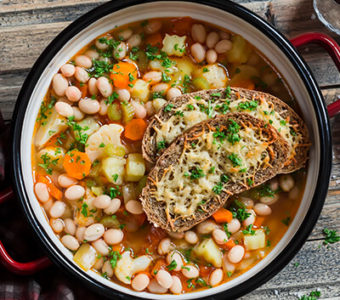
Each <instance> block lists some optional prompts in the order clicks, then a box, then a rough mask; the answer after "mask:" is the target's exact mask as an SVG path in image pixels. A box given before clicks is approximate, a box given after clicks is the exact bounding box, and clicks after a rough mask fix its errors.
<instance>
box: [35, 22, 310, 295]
mask: <svg viewBox="0 0 340 300" xmlns="http://www.w3.org/2000/svg"><path fill="white" fill-rule="evenodd" d="M228 86H233V87H244V88H248V89H255V90H260V91H265V92H268V93H271V94H273V95H275V96H277V97H279V98H280V99H282V100H284V101H285V102H286V103H288V104H289V105H290V106H292V107H293V108H294V109H297V107H296V106H295V102H294V99H293V97H292V95H291V93H290V91H289V89H288V88H287V87H286V85H285V82H284V79H283V78H281V77H280V74H279V73H278V72H277V71H276V70H275V69H274V68H273V67H272V66H271V64H270V62H268V61H267V60H266V59H265V58H264V57H263V56H262V55H261V53H260V52H259V51H258V50H257V49H255V48H254V47H253V46H252V45H250V44H249V43H248V42H247V41H245V40H244V39H243V38H242V37H241V36H238V35H235V34H233V33H231V32H228V31H225V30H222V29H220V28H216V27H214V26H212V25H210V24H206V23H203V22H201V21H197V20H193V19H191V18H189V17H187V18H162V19H152V20H145V21H143V22H138V23H132V24H128V25H126V26H123V27H119V28H115V29H114V30H112V31H110V32H108V33H106V34H104V35H102V36H100V37H98V38H97V39H96V40H94V41H93V42H91V43H90V44H89V45H87V46H86V47H85V48H84V49H82V50H81V51H80V52H79V53H77V54H76V55H75V56H74V57H72V58H71V59H70V60H69V61H68V62H67V63H65V64H64V65H63V66H61V68H60V70H59V72H58V74H55V76H54V77H53V80H52V82H51V86H50V88H49V90H48V92H47V94H46V97H45V99H44V100H43V102H42V104H41V108H40V112H39V115H38V116H37V120H36V129H35V132H34V136H33V142H32V150H33V151H32V153H33V155H32V168H33V177H34V181H35V186H34V190H35V194H36V196H37V198H38V200H39V201H40V203H41V205H42V207H43V209H44V210H45V212H46V217H47V218H48V219H49V222H50V225H51V227H52V229H53V230H54V232H55V233H56V235H57V236H58V237H59V238H60V240H61V242H62V244H63V245H64V246H65V247H66V248H68V249H69V250H70V251H71V252H72V253H73V254H74V261H75V262H76V263H77V264H78V265H79V266H80V267H81V268H82V269H84V270H89V269H93V270H95V271H96V272H98V273H99V274H101V275H102V276H103V277H105V278H106V279H107V280H112V281H114V282H116V283H118V284H121V285H124V286H126V287H129V288H131V289H133V290H135V291H144V290H146V291H149V292H151V293H173V294H181V293H188V292H193V291H197V290H200V289H207V288H212V287H214V286H217V285H220V284H222V283H224V282H226V281H230V280H232V279H233V278H235V277H236V276H239V275H240V274H242V273H244V272H245V271H247V270H248V269H249V268H251V267H253V266H254V265H255V264H257V263H258V262H259V261H260V260H261V259H263V258H264V257H265V256H266V255H267V254H268V253H269V252H270V251H271V250H272V249H273V247H274V246H275V245H276V244H277V243H278V242H279V241H280V239H281V238H282V236H283V234H284V233H285V232H286V230H287V228H288V226H289V224H290V222H291V220H292V219H293V218H294V215H295V213H296V211H297V209H298V206H299V203H300V200H301V197H302V194H303V189H304V184H305V177H306V174H305V170H303V169H302V170H299V171H297V172H295V173H293V174H290V175H278V176H276V177H275V178H273V179H271V180H270V181H268V182H266V183H265V184H263V185H261V186H259V187H256V188H253V189H251V190H249V191H246V192H244V193H242V194H240V195H237V196H233V197H232V198H231V199H229V200H228V202H227V205H226V207H225V209H222V210H219V213H218V214H214V215H213V216H212V217H210V218H209V219H207V220H205V221H204V222H202V223H200V224H199V225H197V226H195V227H194V228H192V229H191V230H189V231H187V232H185V233H167V232H166V231H164V230H162V229H160V228H156V227H154V226H153V225H151V224H150V223H149V222H148V221H147V219H146V215H145V213H144V212H143V209H142V206H141V203H140V201H139V200H138V196H139V194H140V193H141V191H142V189H143V187H144V186H145V182H146V178H147V175H148V172H149V171H150V166H149V165H148V164H147V163H146V162H145V161H144V159H143V156H142V151H141V140H142V138H143V134H144V131H145V129H146V127H147V124H148V122H149V119H150V118H151V117H152V116H153V115H154V114H155V113H156V112H157V111H159V109H160V108H161V107H163V106H164V105H166V104H167V101H168V100H169V99H171V98H173V97H175V96H179V95H181V94H183V93H189V92H192V91H197V90H203V89H212V88H227V87H228ZM158 146H159V147H162V146H163V145H162V144H159V145H158Z"/></svg>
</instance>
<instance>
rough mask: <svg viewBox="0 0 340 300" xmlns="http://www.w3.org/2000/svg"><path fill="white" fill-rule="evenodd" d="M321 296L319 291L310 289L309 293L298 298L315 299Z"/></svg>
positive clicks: (300, 299) (303, 299)
mask: <svg viewBox="0 0 340 300" xmlns="http://www.w3.org/2000/svg"><path fill="white" fill-rule="evenodd" d="M320 296H321V292H320V291H312V292H310V293H309V295H303V296H302V297H300V298H299V300H317V299H319V298H320Z"/></svg>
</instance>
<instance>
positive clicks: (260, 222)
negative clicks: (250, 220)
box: [253, 217, 264, 228]
mask: <svg viewBox="0 0 340 300" xmlns="http://www.w3.org/2000/svg"><path fill="white" fill-rule="evenodd" d="M263 221H264V217H256V220H255V222H254V224H253V225H254V226H256V227H257V228H260V227H261V225H262V223H263Z"/></svg>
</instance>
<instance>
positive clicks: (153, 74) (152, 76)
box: [143, 71, 162, 85]
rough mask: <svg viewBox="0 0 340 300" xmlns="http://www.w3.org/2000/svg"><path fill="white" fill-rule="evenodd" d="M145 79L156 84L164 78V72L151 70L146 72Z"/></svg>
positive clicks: (151, 83)
mask: <svg viewBox="0 0 340 300" xmlns="http://www.w3.org/2000/svg"><path fill="white" fill-rule="evenodd" d="M143 80H144V81H146V82H148V83H150V85H153V84H156V83H158V82H160V81H161V80H162V72H159V71H150V72H147V73H145V74H144V76H143Z"/></svg>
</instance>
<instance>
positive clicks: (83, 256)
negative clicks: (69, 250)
mask: <svg viewBox="0 0 340 300" xmlns="http://www.w3.org/2000/svg"><path fill="white" fill-rule="evenodd" d="M96 257H97V251H96V249H94V248H93V247H92V246H90V245H89V244H83V245H81V246H80V248H79V249H78V250H77V252H76V254H75V255H74V256H73V260H74V261H75V262H76V264H77V265H78V266H79V267H81V268H82V269H83V270H85V271H87V270H89V269H90V268H91V267H92V266H93V265H94V263H95V261H96Z"/></svg>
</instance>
